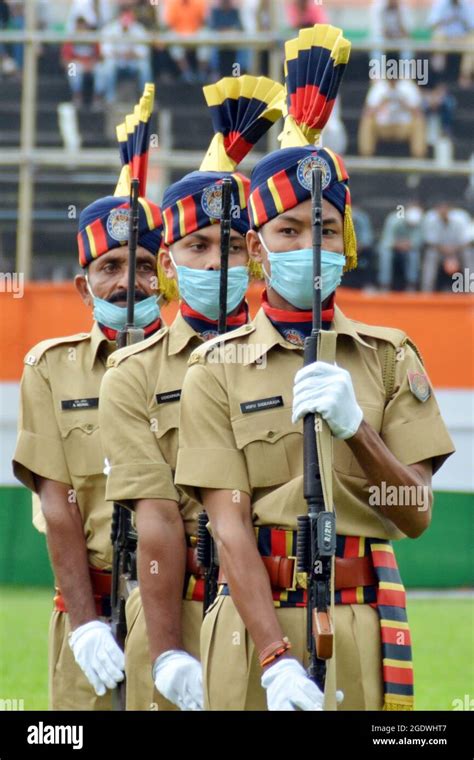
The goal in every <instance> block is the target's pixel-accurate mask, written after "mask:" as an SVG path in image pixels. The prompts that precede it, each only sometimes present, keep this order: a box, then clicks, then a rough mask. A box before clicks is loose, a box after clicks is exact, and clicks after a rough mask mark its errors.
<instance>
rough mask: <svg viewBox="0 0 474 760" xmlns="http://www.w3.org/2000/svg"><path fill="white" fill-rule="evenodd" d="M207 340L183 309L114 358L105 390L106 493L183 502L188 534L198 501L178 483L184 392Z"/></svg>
mask: <svg viewBox="0 0 474 760" xmlns="http://www.w3.org/2000/svg"><path fill="white" fill-rule="evenodd" d="M201 343H202V341H201V338H200V337H199V335H198V334H197V333H196V332H195V331H194V330H193V329H192V327H190V325H189V324H188V323H187V322H186V321H185V319H183V317H182V315H181V313H180V312H178V314H177V316H176V318H175V320H174V322H173V323H172V325H171V326H170V327H169V328H167V327H164V328H162V329H161V330H159V331H158V332H157V333H156V334H155V335H154V336H152V337H151V338H148V339H147V340H145V341H142V343H139V344H136V345H135V346H129V347H127V348H124V349H121V350H120V351H117V352H116V353H115V354H114V355H113V356H111V357H110V359H109V362H108V367H109V369H108V370H107V372H106V375H105V377H104V380H103V383H102V388H101V394H100V426H101V434H102V440H103V447H104V452H105V456H106V458H107V464H108V478H107V490H106V498H107V499H108V500H109V501H118V502H120V503H122V504H125V505H126V506H131V502H132V501H136V500H138V499H171V500H173V501H176V502H178V503H179V505H180V509H181V513H182V516H183V520H184V523H185V529H186V531H187V533H189V534H191V533H193V532H194V531H195V521H196V518H197V513H198V512H199V510H200V506H199V504H197V502H195V501H194V500H193V499H190V498H188V497H187V496H186V495H184V494H183V493H182V492H181V490H180V489H177V488H176V487H175V485H174V470H175V467H176V456H177V451H178V428H179V418H180V396H181V386H182V382H183V379H184V375H185V374H186V371H187V366H188V359H189V354H190V353H191V351H192V350H193V349H194V348H196V347H197V346H199V345H200V344H201Z"/></svg>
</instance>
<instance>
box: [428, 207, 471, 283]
mask: <svg viewBox="0 0 474 760" xmlns="http://www.w3.org/2000/svg"><path fill="white" fill-rule="evenodd" d="M423 242H424V244H425V246H426V248H425V253H424V257H423V264H422V269H421V290H423V291H424V292H431V291H433V290H435V287H436V280H437V277H438V273H439V270H440V267H442V269H443V271H444V272H445V273H446V274H447V275H448V276H450V277H452V275H453V274H454V273H455V272H464V271H465V270H468V272H472V269H473V265H474V261H473V259H474V256H473V246H472V222H471V217H470V216H469V214H468V212H467V211H464V209H461V208H454V207H453V205H452V204H451V203H449V202H448V201H441V202H440V203H438V204H437V205H436V207H435V208H434V209H431V210H430V211H428V212H427V213H426V215H425V218H424V222H423Z"/></svg>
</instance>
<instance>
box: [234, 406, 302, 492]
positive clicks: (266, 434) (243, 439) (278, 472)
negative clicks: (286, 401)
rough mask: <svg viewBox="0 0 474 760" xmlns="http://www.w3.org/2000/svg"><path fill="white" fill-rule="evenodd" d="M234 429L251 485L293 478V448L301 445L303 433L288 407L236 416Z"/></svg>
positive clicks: (268, 484)
mask: <svg viewBox="0 0 474 760" xmlns="http://www.w3.org/2000/svg"><path fill="white" fill-rule="evenodd" d="M232 429H233V432H234V437H235V441H236V444H237V447H238V448H239V449H240V450H241V451H243V453H244V455H245V460H246V463H247V471H248V475H249V482H250V486H251V487H252V488H266V487H268V486H276V485H279V484H281V483H285V482H286V481H287V480H290V479H291V478H292V477H293V475H292V471H291V464H290V463H291V461H293V457H292V456H291V451H292V448H293V447H294V446H301V432H300V431H299V430H298V428H297V427H296V426H295V425H293V423H292V421H291V409H290V408H289V407H288V408H285V407H282V408H279V409H272V410H269V411H267V412H253V413H250V414H245V415H242V416H241V417H236V418H235V419H233V420H232Z"/></svg>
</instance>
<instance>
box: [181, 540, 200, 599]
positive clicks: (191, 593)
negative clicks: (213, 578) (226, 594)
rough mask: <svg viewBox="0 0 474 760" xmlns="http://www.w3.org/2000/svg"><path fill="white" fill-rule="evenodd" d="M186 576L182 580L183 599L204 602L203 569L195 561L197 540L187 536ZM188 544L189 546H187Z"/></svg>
mask: <svg viewBox="0 0 474 760" xmlns="http://www.w3.org/2000/svg"><path fill="white" fill-rule="evenodd" d="M187 542H188V546H187V547H186V576H185V579H184V589H183V599H187V600H189V601H193V602H203V601H204V568H203V567H201V566H200V565H199V564H198V560H197V539H196V537H195V536H187ZM189 544H190V545H189Z"/></svg>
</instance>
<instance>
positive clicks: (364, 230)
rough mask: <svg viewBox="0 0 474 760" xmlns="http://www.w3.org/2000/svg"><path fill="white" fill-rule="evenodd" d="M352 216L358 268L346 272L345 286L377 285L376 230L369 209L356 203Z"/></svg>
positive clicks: (363, 286)
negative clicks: (375, 262)
mask: <svg viewBox="0 0 474 760" xmlns="http://www.w3.org/2000/svg"><path fill="white" fill-rule="evenodd" d="M352 218H353V220H354V229H355V233H356V238H357V269H353V270H352V271H350V272H346V274H345V275H344V278H343V280H342V284H343V286H344V287H345V288H358V289H360V288H369V287H372V286H374V285H375V271H374V270H375V267H374V230H373V227H372V222H371V220H370V216H369V215H368V213H367V211H364V209H362V208H361V207H360V206H358V205H357V204H354V205H353V206H352Z"/></svg>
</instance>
